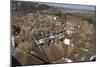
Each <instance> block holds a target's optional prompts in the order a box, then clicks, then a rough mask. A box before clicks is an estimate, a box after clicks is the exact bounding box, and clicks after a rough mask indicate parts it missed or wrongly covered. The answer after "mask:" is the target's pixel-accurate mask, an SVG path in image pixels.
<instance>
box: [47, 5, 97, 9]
mask: <svg viewBox="0 0 100 67" xmlns="http://www.w3.org/2000/svg"><path fill="white" fill-rule="evenodd" d="M47 4H48V5H50V6H56V7H63V8H74V9H83V10H96V6H94V5H79V4H62V3H47Z"/></svg>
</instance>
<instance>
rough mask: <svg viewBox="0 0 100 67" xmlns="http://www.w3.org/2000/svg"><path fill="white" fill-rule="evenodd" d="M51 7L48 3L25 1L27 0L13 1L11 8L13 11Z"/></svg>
mask: <svg viewBox="0 0 100 67" xmlns="http://www.w3.org/2000/svg"><path fill="white" fill-rule="evenodd" d="M49 8H51V7H50V6H48V5H45V4H41V3H37V2H27V1H13V2H12V10H13V11H27V10H28V11H34V10H43V9H49Z"/></svg>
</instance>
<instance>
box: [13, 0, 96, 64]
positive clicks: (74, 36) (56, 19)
mask: <svg viewBox="0 0 100 67" xmlns="http://www.w3.org/2000/svg"><path fill="white" fill-rule="evenodd" d="M58 5H59V6H58ZM60 5H61V6H60ZM71 5H74V4H62V3H47V2H33V1H17V0H16V1H14V0H13V1H11V63H12V66H23V65H40V64H41V65H42V64H58V63H74V62H89V61H95V60H96V11H95V6H92V5H91V6H90V5H87V6H85V5H76V7H77V6H81V8H83V9H81V8H76V7H73V8H72V7H71ZM63 6H64V7H63ZM68 7H69V8H68ZM84 7H85V8H87V9H84ZM88 7H91V9H88ZM92 7H93V8H94V9H92Z"/></svg>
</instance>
